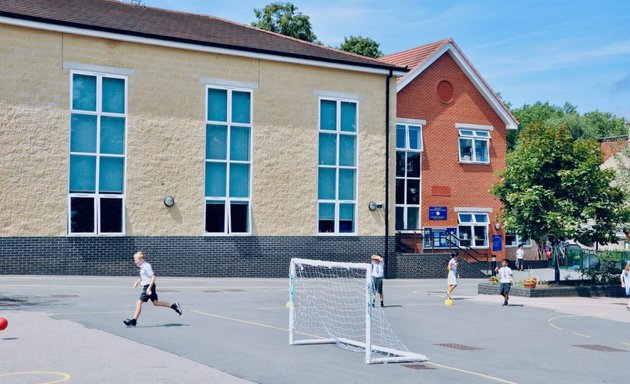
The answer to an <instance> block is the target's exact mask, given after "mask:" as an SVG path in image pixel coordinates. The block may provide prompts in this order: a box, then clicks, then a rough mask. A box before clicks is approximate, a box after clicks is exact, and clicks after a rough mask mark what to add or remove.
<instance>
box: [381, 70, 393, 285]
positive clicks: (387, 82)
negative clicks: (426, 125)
mask: <svg viewBox="0 0 630 384" xmlns="http://www.w3.org/2000/svg"><path fill="white" fill-rule="evenodd" d="M393 75H394V74H393V71H392V70H391V69H390V70H389V74H388V75H387V78H386V79H385V252H384V260H383V265H384V267H385V268H384V269H385V271H384V272H385V278H387V269H388V268H387V261H388V260H389V93H390V86H389V83H390V80H391V78H392V76H393Z"/></svg>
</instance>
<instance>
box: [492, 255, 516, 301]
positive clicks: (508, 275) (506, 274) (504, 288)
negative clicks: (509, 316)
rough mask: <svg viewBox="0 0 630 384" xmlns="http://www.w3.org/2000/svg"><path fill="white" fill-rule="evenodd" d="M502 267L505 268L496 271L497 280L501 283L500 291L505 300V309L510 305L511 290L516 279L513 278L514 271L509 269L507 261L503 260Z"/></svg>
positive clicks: (497, 268)
mask: <svg viewBox="0 0 630 384" xmlns="http://www.w3.org/2000/svg"><path fill="white" fill-rule="evenodd" d="M501 265H503V266H502V267H501V268H499V267H496V268H495V271H496V272H497V278H498V279H499V282H500V283H501V290H500V291H499V294H500V295H501V296H503V298H504V299H505V301H503V306H504V307H505V306H507V305H508V300H509V298H510V288H511V287H512V283H513V282H514V277H513V276H512V269H511V268H510V267H508V261H507V260H506V259H503V261H502V262H501Z"/></svg>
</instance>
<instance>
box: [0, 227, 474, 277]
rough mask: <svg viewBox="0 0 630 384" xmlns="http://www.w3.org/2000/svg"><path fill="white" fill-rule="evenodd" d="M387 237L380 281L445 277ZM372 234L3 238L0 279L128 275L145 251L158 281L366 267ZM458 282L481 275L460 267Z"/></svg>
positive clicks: (441, 259) (439, 263) (374, 245)
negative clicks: (292, 264) (309, 265)
mask: <svg viewBox="0 0 630 384" xmlns="http://www.w3.org/2000/svg"><path fill="white" fill-rule="evenodd" d="M394 245H395V239H394V238H393V237H391V238H390V240H389V242H388V247H389V248H390V252H389V255H390V257H389V260H388V262H387V278H445V277H446V264H447V263H448V260H449V258H450V256H449V255H445V254H431V255H417V254H415V255H414V254H396V253H394ZM384 249H385V238H384V237H380V236H353V237H342V236H335V237H332V236H295V237H288V236H271V237H258V236H239V237H232V236H221V237H204V236H193V237H3V238H0V274H17V275H23V274H33V275H94V276H130V275H135V274H136V273H137V268H136V267H135V266H134V265H133V259H132V256H133V254H134V253H135V252H136V251H138V250H143V251H145V253H146V255H147V261H149V262H150V263H151V264H152V265H153V268H154V270H155V271H156V273H157V274H158V275H160V276H190V277H286V276H288V274H289V261H290V260H291V258H293V257H300V258H308V259H320V260H330V261H346V262H364V263H366V262H369V260H370V255H371V254H373V253H380V254H381V255H383V254H384V253H385V252H384ZM459 270H460V274H461V276H462V277H483V274H481V273H480V272H479V271H478V270H477V269H476V268H475V267H471V266H470V265H468V264H467V263H465V262H463V261H461V262H460V269H459Z"/></svg>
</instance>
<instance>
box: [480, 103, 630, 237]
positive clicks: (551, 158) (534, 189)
mask: <svg viewBox="0 0 630 384" xmlns="http://www.w3.org/2000/svg"><path fill="white" fill-rule="evenodd" d="M539 112H540V113H541V114H547V115H553V114H557V113H558V111H557V109H555V108H546V107H545V108H541V109H540V110H539ZM601 164H602V157H601V152H600V148H599V145H598V143H597V142H596V141H594V140H585V139H575V138H574V137H573V136H572V133H571V130H570V129H569V128H568V127H567V126H566V125H558V126H551V125H549V124H545V123H543V122H540V121H537V122H536V123H532V124H529V125H528V126H526V127H525V128H524V130H523V131H522V132H521V135H520V138H519V142H518V145H517V146H516V148H515V150H514V151H512V152H511V153H509V154H508V156H507V164H506V169H505V170H504V171H503V172H501V173H500V177H501V179H502V180H501V182H500V183H498V184H495V185H493V187H492V193H493V195H495V196H496V197H498V198H499V199H500V200H501V202H502V203H503V217H502V221H503V222H504V225H505V229H506V231H508V232H511V233H517V234H518V235H519V236H522V237H523V238H531V239H534V240H536V241H537V242H538V243H543V242H544V241H546V240H548V239H551V240H555V241H560V240H566V239H577V240H578V241H580V242H582V243H584V244H592V243H594V242H597V243H600V244H607V243H609V242H612V241H616V240H615V239H616V231H617V230H618V229H619V228H620V227H621V226H622V225H623V224H624V223H625V222H626V221H627V220H628V210H627V208H626V207H625V206H624V201H625V197H626V194H625V192H624V191H623V190H622V189H621V188H620V187H617V186H611V182H612V181H613V179H614V177H615V172H614V171H613V170H610V169H607V170H602V169H600V165H601Z"/></svg>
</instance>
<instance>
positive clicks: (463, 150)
mask: <svg viewBox="0 0 630 384" xmlns="http://www.w3.org/2000/svg"><path fill="white" fill-rule="evenodd" d="M459 158H460V159H461V160H462V161H472V140H469V139H459Z"/></svg>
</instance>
